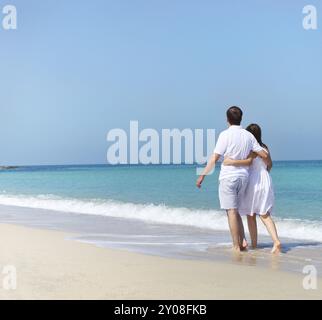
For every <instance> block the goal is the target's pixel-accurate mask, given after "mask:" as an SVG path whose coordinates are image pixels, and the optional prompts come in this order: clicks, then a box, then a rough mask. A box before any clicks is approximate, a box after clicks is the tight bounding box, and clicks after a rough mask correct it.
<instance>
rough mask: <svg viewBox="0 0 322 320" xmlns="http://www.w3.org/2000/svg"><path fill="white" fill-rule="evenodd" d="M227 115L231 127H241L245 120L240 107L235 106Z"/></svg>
mask: <svg viewBox="0 0 322 320" xmlns="http://www.w3.org/2000/svg"><path fill="white" fill-rule="evenodd" d="M226 115H227V120H228V122H229V123H230V124H231V125H237V126H239V125H240V123H241V121H242V118H243V111H242V110H241V109H240V108H239V107H236V106H233V107H230V108H229V109H228V110H227V112H226Z"/></svg>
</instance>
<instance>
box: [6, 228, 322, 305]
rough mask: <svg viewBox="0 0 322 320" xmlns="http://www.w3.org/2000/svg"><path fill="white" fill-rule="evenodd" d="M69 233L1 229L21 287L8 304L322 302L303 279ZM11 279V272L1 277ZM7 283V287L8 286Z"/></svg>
mask: <svg viewBox="0 0 322 320" xmlns="http://www.w3.org/2000/svg"><path fill="white" fill-rule="evenodd" d="M69 236H70V235H68V234H65V233H62V232H58V231H50V230H42V229H34V228H29V227H22V226H16V225H8V224H1V225H0V266H1V268H4V267H5V266H6V265H13V266H15V267H16V271H17V288H16V289H15V290H5V289H3V286H2V287H1V289H0V298H1V299H268V298H271V299H321V298H322V291H321V290H322V281H321V280H319V282H318V289H317V290H309V291H307V290H304V289H303V287H302V280H303V276H301V275H297V274H293V273H285V272H282V271H278V270H273V269H266V268H265V269H264V268H261V267H258V266H257V267H254V266H246V265H245V266H244V265H234V264H233V263H221V262H207V261H194V260H177V259H168V258H161V257H155V256H149V255H141V254H137V253H131V252H127V251H122V250H114V249H113V250H111V249H106V248H99V247H96V246H94V245H91V244H85V243H80V242H77V241H73V240H68V239H67V238H68V237H69ZM2 277H3V279H4V277H5V275H3V274H2ZM3 279H1V282H3Z"/></svg>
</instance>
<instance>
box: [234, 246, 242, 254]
mask: <svg viewBox="0 0 322 320" xmlns="http://www.w3.org/2000/svg"><path fill="white" fill-rule="evenodd" d="M232 250H233V252H234V253H240V247H239V246H233V247H232Z"/></svg>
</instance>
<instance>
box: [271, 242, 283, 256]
mask: <svg viewBox="0 0 322 320" xmlns="http://www.w3.org/2000/svg"><path fill="white" fill-rule="evenodd" d="M281 249H282V245H281V243H280V242H276V243H274V246H273V249H272V251H271V253H274V254H276V253H280V252H281Z"/></svg>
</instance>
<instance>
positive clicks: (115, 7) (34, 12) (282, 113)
mask: <svg viewBox="0 0 322 320" xmlns="http://www.w3.org/2000/svg"><path fill="white" fill-rule="evenodd" d="M8 3H10V4H14V5H16V7H17V11H18V30H15V31H4V30H3V29H0V70H1V77H0V88H1V89H0V90H1V103H0V108H1V109H0V110H1V117H0V150H1V153H0V155H1V157H0V163H1V164H20V165H23V164H67V163H104V162H105V161H106V160H105V158H106V151H107V148H108V143H107V142H106V134H107V132H108V131H109V130H110V129H112V128H124V129H127V128H128V127H129V121H130V120H138V121H139V123H140V126H141V127H142V128H146V127H148V128H156V129H159V130H160V129H162V128H179V129H183V128H216V130H218V131H220V130H222V129H225V126H226V123H225V110H226V108H227V107H228V106H230V105H239V106H241V107H242V108H243V109H244V112H245V117H244V125H246V124H248V123H250V122H257V123H259V124H261V125H262V127H263V134H264V141H265V142H266V143H267V144H268V145H269V146H270V148H271V151H272V154H273V157H274V159H277V160H278V159H322V147H321V140H322V139H321V138H322V126H321V119H322V34H321V28H322V5H321V2H320V1H313V0H310V1H308V0H307V1H302V0H285V1H272V0H264V1H258V0H257V1H256V0H252V1H251V0H244V1H232V0H225V1H215V0H209V1H208V0H198V1H197V0H117V1H116V0H113V1H112V0H91V1H77V0H69V1H62V0H48V1H41V0H37V1H36V0H28V1H25V0H24V1H22V0H21V1H17V0H16V1H14V0H11V1H10V0H6V1H3V0H0V8H2V7H3V6H4V5H5V4H8ZM307 4H313V5H316V7H317V10H318V14H319V15H318V19H319V21H318V23H319V29H318V30H316V31H312V30H311V31H305V30H304V29H303V27H302V19H303V14H302V9H303V7H304V5H307Z"/></svg>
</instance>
